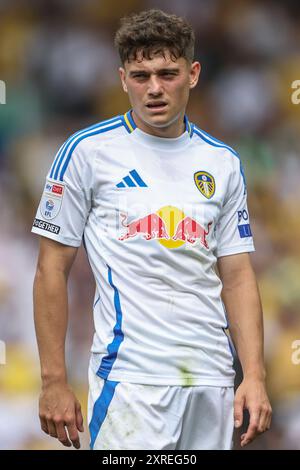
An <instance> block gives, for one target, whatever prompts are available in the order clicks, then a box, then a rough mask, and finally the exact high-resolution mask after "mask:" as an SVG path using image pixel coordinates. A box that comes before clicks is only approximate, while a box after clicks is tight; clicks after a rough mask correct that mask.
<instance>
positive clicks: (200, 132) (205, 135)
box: [193, 124, 239, 157]
mask: <svg viewBox="0 0 300 470" xmlns="http://www.w3.org/2000/svg"><path fill="white" fill-rule="evenodd" d="M193 134H196V135H197V136H198V137H200V138H201V139H202V140H204V141H205V142H206V143H208V144H209V145H212V146H214V147H221V148H225V149H227V150H229V151H230V152H231V153H233V155H235V156H236V157H238V156H239V154H238V153H237V152H236V151H235V150H233V148H231V147H229V145H226V144H225V143H224V142H222V141H221V140H218V139H216V138H215V137H213V136H212V135H210V134H208V133H207V132H205V131H203V130H202V129H199V127H197V126H195V124H194V125H193Z"/></svg>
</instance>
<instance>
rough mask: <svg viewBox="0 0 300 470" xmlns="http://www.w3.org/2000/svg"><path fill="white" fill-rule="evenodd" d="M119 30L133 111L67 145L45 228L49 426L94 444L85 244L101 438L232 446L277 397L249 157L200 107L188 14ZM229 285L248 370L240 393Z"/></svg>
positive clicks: (43, 411) (41, 213) (56, 433)
mask: <svg viewBox="0 0 300 470" xmlns="http://www.w3.org/2000/svg"><path fill="white" fill-rule="evenodd" d="M115 41H116V45H117V47H118V49H119V53H120V56H121V61H122V67H120V77H121V82H122V86H123V89H124V91H125V92H126V93H128V96H129V100H130V103H131V106H132V109H131V110H130V111H128V112H127V113H126V114H125V115H124V116H117V117H115V118H112V119H110V120H108V121H105V122H102V123H99V124H96V125H94V126H92V127H90V128H88V129H85V130H83V131H80V132H77V133H76V134H74V135H73V136H71V137H70V138H69V139H68V140H67V141H66V142H65V143H64V145H63V146H62V147H61V149H60V150H59V152H58V154H57V156H56V158H55V160H54V162H53V165H52V167H51V169H50V171H49V174H48V176H47V181H46V185H45V190H44V194H43V196H42V199H41V203H40V206H39V209H38V212H37V216H36V219H35V221H34V226H33V229H32V230H33V232H35V233H37V234H39V235H41V236H42V237H41V242H40V255H39V261H38V267H37V273H36V277H35V283H34V306H35V325H36V333H37V339H38V345H39V351H40V360H41V371H42V382H43V387H42V393H41V397H40V419H41V427H42V429H43V431H45V432H46V433H48V434H50V435H51V436H53V437H56V438H58V439H59V440H60V441H61V442H62V443H63V444H64V445H66V446H70V445H71V442H72V443H73V445H74V446H75V447H76V448H78V447H79V446H80V444H79V434H78V431H82V430H83V425H82V423H83V420H82V415H81V411H80V404H79V403H78V401H77V399H76V398H75V396H74V394H73V392H72V390H70V388H69V386H68V383H67V374H66V367H65V358H64V345H65V335H66V329H67V314H68V306H67V280H68V275H69V272H70V269H71V267H72V263H73V261H74V258H75V256H76V252H77V249H78V247H79V246H80V244H81V242H82V240H84V245H85V248H86V251H87V255H88V258H89V262H90V264H91V267H92V270H93V273H94V276H95V281H96V286H97V287H96V294H95V302H94V321H95V330H96V332H95V336H94V342H93V346H92V355H91V361H90V369H89V383H90V393H89V418H88V419H89V429H90V434H91V448H93V449H230V448H231V444H232V432H233V426H234V422H235V425H236V426H237V427H239V426H241V425H242V421H243V409H244V408H247V409H248V410H249V413H250V423H249V426H248V429H247V432H246V433H245V434H243V435H242V437H241V445H242V446H244V445H246V444H248V443H249V442H251V441H252V440H253V439H254V438H255V436H256V435H257V434H259V433H262V432H264V431H265V430H267V429H268V428H269V427H270V421H271V408H270V404H269V400H268V398H267V394H266V390H265V371H264V365H263V323H262V311H261V304H260V300H259V293H258V289H257V284H256V280H255V275H254V273H253V270H252V267H251V264H250V260H249V254H248V252H251V251H253V250H254V248H253V242H252V236H251V230H250V225H249V215H248V210H247V203H246V187H245V180H244V176H243V172H242V168H241V162H240V160H239V157H238V155H237V153H236V152H235V151H234V150H232V149H231V148H230V147H228V146H227V145H225V144H224V143H222V142H220V141H218V140H217V139H215V138H213V137H211V136H209V135H208V134H207V133H206V132H204V131H202V130H200V129H199V128H198V127H197V126H196V125H194V124H192V123H190V122H189V120H188V118H187V116H186V115H185V109H186V106H187V103H188V99H189V93H190V90H191V89H192V88H194V87H195V86H196V84H197V82H198V78H199V74H200V64H199V62H194V61H193V54H194V34H193V31H192V29H191V27H190V26H189V25H188V24H187V23H186V22H185V20H183V19H182V18H178V17H176V16H175V15H168V14H165V13H163V12H161V11H159V10H150V11H146V12H142V13H140V14H138V15H135V16H131V17H129V18H125V19H124V20H123V23H122V26H121V28H120V29H119V31H118V32H117V34H116V40H115ZM216 264H217V267H218V271H219V276H220V277H218V275H217V274H216V271H215V266H216ZM222 286H223V291H222V295H223V301H224V304H225V307H226V311H227V314H228V317H229V324H230V332H231V335H232V338H233V341H234V344H235V346H236V349H237V352H238V355H239V358H240V361H241V364H242V367H243V373H244V379H243V382H242V383H241V385H240V387H239V388H238V390H237V392H236V395H235V400H234V391H233V382H234V370H233V367H232V363H233V360H232V354H231V350H230V343H229V341H228V337H227V335H226V333H225V329H226V328H227V327H228V325H227V319H226V314H225V309H224V307H223V303H222V300H221V290H222Z"/></svg>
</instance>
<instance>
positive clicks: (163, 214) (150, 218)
mask: <svg viewBox="0 0 300 470" xmlns="http://www.w3.org/2000/svg"><path fill="white" fill-rule="evenodd" d="M121 217H122V221H121V223H122V226H123V227H124V228H125V229H126V232H125V233H124V234H123V235H122V236H120V237H119V240H121V241H124V240H127V239H129V238H134V237H136V236H138V235H141V236H142V237H143V238H144V239H145V240H153V239H157V241H158V242H159V243H161V244H162V245H164V246H165V247H166V248H171V249H173V248H178V247H179V246H182V245H184V244H188V245H191V246H193V245H196V244H201V245H202V246H204V247H205V248H206V249H209V246H208V243H207V235H208V234H209V231H210V226H211V225H212V222H210V223H209V224H208V226H207V230H206V229H205V228H204V227H202V225H200V224H199V222H198V221H197V220H196V219H194V218H192V217H189V216H185V214H184V213H183V212H182V211H181V210H180V209H178V208H177V207H174V206H165V207H162V208H161V209H159V210H158V211H157V212H154V213H150V214H148V215H146V216H144V217H142V218H139V219H136V220H134V221H132V222H130V223H126V222H127V216H126V215H125V214H122V215H121ZM197 242H198V243H197Z"/></svg>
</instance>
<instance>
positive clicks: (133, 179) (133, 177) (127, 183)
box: [116, 170, 147, 188]
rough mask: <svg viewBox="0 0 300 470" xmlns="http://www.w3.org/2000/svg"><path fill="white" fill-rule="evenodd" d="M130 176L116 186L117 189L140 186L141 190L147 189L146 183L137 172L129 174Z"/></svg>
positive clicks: (132, 171)
mask: <svg viewBox="0 0 300 470" xmlns="http://www.w3.org/2000/svg"><path fill="white" fill-rule="evenodd" d="M129 175H130V176H129ZM129 175H127V176H125V178H123V180H122V181H120V183H118V184H117V185H116V186H117V188H134V187H137V186H139V187H140V188H146V187H147V185H146V183H145V181H143V180H142V178H141V177H140V175H139V174H138V172H137V171H136V170H131V171H130V172H129Z"/></svg>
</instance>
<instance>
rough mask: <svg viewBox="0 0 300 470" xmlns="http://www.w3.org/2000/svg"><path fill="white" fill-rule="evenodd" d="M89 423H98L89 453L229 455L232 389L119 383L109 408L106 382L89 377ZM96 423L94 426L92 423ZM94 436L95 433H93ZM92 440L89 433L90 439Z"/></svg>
mask: <svg viewBox="0 0 300 470" xmlns="http://www.w3.org/2000/svg"><path fill="white" fill-rule="evenodd" d="M89 380H90V393H89V404H88V421H89V423H90V422H91V420H92V418H93V417H94V420H95V415H97V413H98V417H100V416H101V414H102V412H103V411H104V410H106V416H105V419H104V420H103V421H102V423H101V420H100V421H99V422H98V427H97V428H96V431H95V434H96V436H95V442H94V445H93V449H94V450H150V449H156V450H202V449H203V450H230V449H231V448H232V435H233V399H234V390H233V387H209V386H196V387H180V386H174V385H173V386H162V385H142V384H130V383H125V382H124V383H119V384H118V385H117V386H116V387H115V391H114V395H113V397H112V400H111V401H110V404H109V406H108V407H106V403H105V400H104V399H102V400H101V404H100V407H98V408H97V409H96V408H95V409H94V404H95V402H96V401H97V400H98V398H99V396H100V395H101V392H102V390H103V387H104V384H105V381H104V380H103V379H101V378H100V377H98V376H96V375H95V374H93V372H92V371H90V379H89ZM95 421H96V420H95ZM97 431H98V433H97ZM91 435H92V437H93V433H91Z"/></svg>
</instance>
